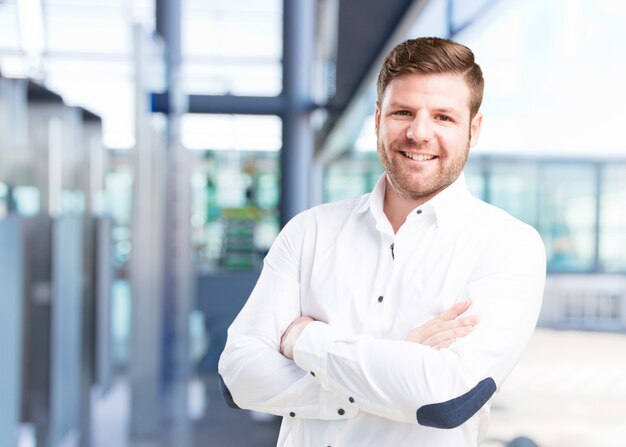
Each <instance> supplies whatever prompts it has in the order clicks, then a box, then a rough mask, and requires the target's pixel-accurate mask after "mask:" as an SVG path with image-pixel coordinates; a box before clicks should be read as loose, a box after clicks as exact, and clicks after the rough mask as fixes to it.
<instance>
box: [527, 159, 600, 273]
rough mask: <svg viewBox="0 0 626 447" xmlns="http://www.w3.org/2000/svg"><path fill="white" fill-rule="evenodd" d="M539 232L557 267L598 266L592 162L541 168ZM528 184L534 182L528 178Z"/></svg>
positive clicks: (585, 268)
mask: <svg viewBox="0 0 626 447" xmlns="http://www.w3.org/2000/svg"><path fill="white" fill-rule="evenodd" d="M539 176H540V177H539V178H541V190H540V197H539V219H538V222H539V232H540V233H541V235H542V237H543V240H544V242H545V243H546V250H547V255H548V268H549V269H550V270H554V271H572V272H583V271H591V270H593V269H594V268H595V265H594V254H595V228H596V219H595V215H596V195H595V192H596V180H595V166H593V165H589V164H569V165H568V164H547V165H544V166H542V168H541V170H540V172H539ZM524 181H525V182H526V184H529V183H531V182H532V180H531V181H529V180H528V179H525V180H524Z"/></svg>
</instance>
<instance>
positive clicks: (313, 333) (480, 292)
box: [219, 38, 545, 447]
mask: <svg viewBox="0 0 626 447" xmlns="http://www.w3.org/2000/svg"><path fill="white" fill-rule="evenodd" d="M482 93H483V77H482V72H481V69H480V67H479V66H478V65H477V64H476V63H475V62H474V55H473V53H472V52H471V51H470V50H469V49H468V48H467V47H465V46H462V45H460V44H458V43H455V42H452V41H449V40H445V39H439V38H419V39H414V40H409V41H406V42H404V43H402V44H400V45H398V46H397V47H396V48H394V49H393V50H392V51H391V53H390V54H389V55H388V57H387V58H386V60H385V62H384V64H383V67H382V70H381V72H380V75H379V78H378V100H377V103H376V133H377V137H378V154H379V157H380V160H381V162H382V164H383V166H384V168H385V174H384V175H383V177H382V178H381V180H380V181H379V183H378V185H377V186H376V187H375V189H374V191H373V192H372V193H371V194H367V195H365V196H362V197H359V198H356V199H353V200H348V201H343V202H339V203H334V204H326V205H322V206H319V207H315V208H313V209H311V210H308V211H306V212H304V213H301V214H300V215H298V216H296V217H295V218H294V219H292V220H291V221H290V222H289V224H288V225H287V226H286V227H285V228H284V229H283V231H282V232H281V234H280V235H279V237H278V238H277V240H276V241H275V243H274V245H273V246H272V249H271V250H270V252H269V254H268V255H267V257H266V259H265V263H264V268H263V271H262V273H261V276H260V278H259V281H258V283H257V285H256V287H255V289H254V291H253V292H252V295H251V296H250V298H249V300H248V302H247V304H246V305H245V307H244V308H243V309H242V311H241V313H240V314H239V316H238V317H237V318H236V320H235V321H234V323H233V324H232V326H231V327H230V329H229V335H228V341H227V344H226V348H225V350H224V353H223V354H222V357H221V359H220V366H219V370H220V374H221V376H222V377H223V381H224V384H225V386H226V387H227V390H226V393H227V394H228V393H231V394H232V398H233V400H234V403H236V405H238V406H239V407H241V408H248V409H254V410H257V411H262V412H268V413H273V414H277V415H280V416H283V418H284V419H283V423H282V426H281V431H280V435H279V440H278V445H279V446H297V447H306V446H311V447H312V446H316V447H319V446H333V447H346V446H347V447H357V446H358V447H362V446H374V445H376V446H389V447H392V446H428V447H433V446H446V447H448V446H449V447H463V446H476V445H478V443H479V442H480V439H481V437H482V436H483V435H484V434H485V429H486V421H487V416H488V413H489V400H490V398H491V397H492V395H493V393H494V392H495V391H496V389H497V387H498V386H499V385H501V384H502V381H503V380H504V378H505V377H506V376H507V375H508V374H509V372H510V371H511V369H512V368H513V366H514V365H515V363H516V362H517V361H518V359H519V357H520V355H521V353H522V350H523V349H524V347H525V345H526V344H527V342H528V340H529V338H530V336H531V334H532V332H533V329H534V326H535V324H536V320H537V316H538V313H539V309H540V306H541V299H542V294H543V284H544V280H545V252H544V248H543V244H542V242H541V239H540V238H539V236H538V234H537V233H536V231H534V230H533V229H532V228H531V227H529V226H528V225H525V224H523V223H522V222H520V221H518V220H516V219H514V218H513V217H511V216H510V215H508V214H506V213H505V212H504V211H501V210H499V209H497V208H495V207H493V206H491V205H488V204H486V203H484V202H481V201H480V200H478V199H476V198H474V197H472V196H471V195H470V194H469V192H468V191H467V188H466V185H465V181H464V177H463V175H462V169H463V166H464V165H465V162H466V159H467V155H468V151H469V148H470V147H472V146H474V145H475V144H476V143H477V141H478V137H479V134H480V128H481V124H482V115H481V113H480V112H479V111H478V110H479V107H480V104H481V101H482Z"/></svg>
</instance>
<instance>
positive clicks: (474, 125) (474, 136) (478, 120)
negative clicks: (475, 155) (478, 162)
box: [469, 112, 483, 147]
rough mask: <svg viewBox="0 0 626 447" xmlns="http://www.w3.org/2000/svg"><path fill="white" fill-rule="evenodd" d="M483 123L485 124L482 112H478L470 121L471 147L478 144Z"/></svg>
mask: <svg viewBox="0 0 626 447" xmlns="http://www.w3.org/2000/svg"><path fill="white" fill-rule="evenodd" d="M482 124H483V114H482V113H480V112H477V113H476V115H474V118H472V122H471V123H470V138H469V145H470V147H474V146H476V143H478V139H479V137H480V129H481V127H482Z"/></svg>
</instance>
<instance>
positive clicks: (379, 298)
mask: <svg viewBox="0 0 626 447" xmlns="http://www.w3.org/2000/svg"><path fill="white" fill-rule="evenodd" d="M462 233H463V232H462V230H460V229H458V228H457V229H441V228H438V227H437V226H435V225H430V226H425V227H422V228H415V229H413V231H409V232H404V233H403V234H400V233H399V234H398V236H397V237H394V236H389V235H385V234H384V233H380V232H378V231H372V229H370V228H367V227H357V226H354V227H347V228H342V229H341V231H338V232H337V233H336V235H335V237H329V238H320V239H318V240H317V241H316V243H315V246H314V247H311V250H312V253H313V256H312V259H313V262H312V263H311V266H310V268H309V269H307V270H306V271H304V272H303V274H302V281H303V282H302V283H301V285H302V289H301V290H302V293H301V304H302V311H303V314H305V315H311V316H313V317H314V318H316V319H319V320H321V321H325V322H327V323H328V324H331V325H336V326H337V327H341V328H342V329H343V330H346V331H348V332H350V333H354V334H368V335H371V336H373V337H382V338H391V339H404V338H405V337H406V335H407V334H408V332H409V330H410V329H412V328H414V327H416V326H419V325H421V324H422V323H424V322H426V321H428V320H430V319H432V318H433V317H434V316H436V315H437V314H439V313H440V312H442V311H443V310H444V309H446V308H448V307H450V306H451V305H452V304H453V303H454V302H456V301H458V300H461V299H465V298H468V297H467V296H466V292H465V289H466V286H467V283H468V281H469V278H470V275H471V272H472V270H473V267H474V266H475V265H476V263H477V262H478V260H479V256H478V254H477V253H478V251H479V249H478V247H477V245H480V241H476V240H474V241H472V240H468V239H467V238H464V237H463V236H464V235H463V234H462ZM392 244H393V245H392Z"/></svg>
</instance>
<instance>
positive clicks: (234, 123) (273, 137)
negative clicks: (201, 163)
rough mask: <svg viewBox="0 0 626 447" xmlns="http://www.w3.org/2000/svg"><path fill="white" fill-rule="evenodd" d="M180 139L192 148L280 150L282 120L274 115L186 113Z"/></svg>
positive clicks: (182, 121) (183, 117) (184, 144)
mask: <svg viewBox="0 0 626 447" xmlns="http://www.w3.org/2000/svg"><path fill="white" fill-rule="evenodd" d="M181 139H182V143H183V146H185V147H186V148H189V149H199V150H245V151H257V150H258V151H278V150H280V147H281V145H282V121H281V119H280V118H279V117H277V116H273V115H220V114H214V115H204V114H185V115H183V116H182V119H181Z"/></svg>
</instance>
